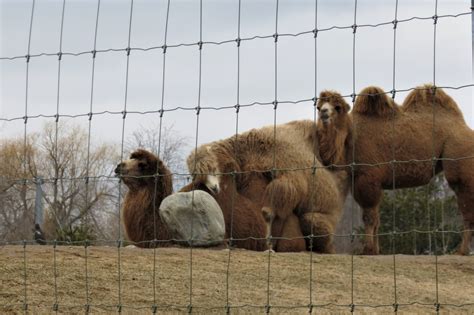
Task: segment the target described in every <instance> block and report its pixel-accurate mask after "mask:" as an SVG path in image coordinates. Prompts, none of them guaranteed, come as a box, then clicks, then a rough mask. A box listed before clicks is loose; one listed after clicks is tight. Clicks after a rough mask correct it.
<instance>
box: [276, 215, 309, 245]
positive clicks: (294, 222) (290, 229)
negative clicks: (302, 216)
mask: <svg viewBox="0 0 474 315" xmlns="http://www.w3.org/2000/svg"><path fill="white" fill-rule="evenodd" d="M282 233H283V234H282V237H283V238H285V239H279V240H278V241H277V242H276V251H277V252H303V251H305V250H306V243H305V240H304V238H303V233H301V227H300V221H299V219H298V217H297V216H296V215H295V214H291V215H289V216H288V218H287V219H286V221H285V224H284V226H283V232H282Z"/></svg>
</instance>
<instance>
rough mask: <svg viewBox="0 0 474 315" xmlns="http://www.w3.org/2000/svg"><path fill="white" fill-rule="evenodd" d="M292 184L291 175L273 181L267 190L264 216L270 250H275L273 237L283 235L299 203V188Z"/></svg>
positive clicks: (263, 208) (264, 198)
mask: <svg viewBox="0 0 474 315" xmlns="http://www.w3.org/2000/svg"><path fill="white" fill-rule="evenodd" d="M292 182H293V181H292V178H291V175H286V176H281V177H279V178H277V179H274V180H272V181H271V182H270V183H269V184H268V186H267V188H266V189H265V193H264V196H263V206H262V214H263V217H264V218H265V221H266V223H267V233H266V235H267V239H268V243H269V244H268V245H269V247H268V248H269V249H270V250H272V249H273V242H272V241H271V236H276V237H279V236H281V235H282V234H283V226H284V223H285V221H286V219H287V217H288V216H289V215H291V214H292V213H293V210H294V209H295V208H296V207H297V205H298V202H299V199H298V196H297V188H296V186H295V185H293V183H292Z"/></svg>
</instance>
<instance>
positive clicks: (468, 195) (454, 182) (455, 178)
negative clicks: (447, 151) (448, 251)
mask: <svg viewBox="0 0 474 315" xmlns="http://www.w3.org/2000/svg"><path fill="white" fill-rule="evenodd" d="M443 168H444V172H445V176H446V179H447V181H448V183H449V185H450V186H451V188H452V189H453V191H454V192H455V193H456V197H457V201H458V209H459V211H460V212H461V214H462V217H463V223H464V232H463V233H462V241H461V244H460V246H459V248H458V250H457V253H458V254H460V255H469V254H470V243H471V239H472V234H473V233H472V230H473V229H474V178H473V175H474V174H473V173H474V161H473V160H465V161H456V162H453V161H447V162H445V163H444V164H443Z"/></svg>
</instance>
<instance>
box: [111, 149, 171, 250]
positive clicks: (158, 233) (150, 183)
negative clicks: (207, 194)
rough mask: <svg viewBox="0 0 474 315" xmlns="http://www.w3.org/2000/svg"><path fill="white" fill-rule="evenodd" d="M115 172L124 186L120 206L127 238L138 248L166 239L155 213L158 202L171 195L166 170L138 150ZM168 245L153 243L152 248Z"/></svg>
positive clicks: (168, 174) (157, 161)
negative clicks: (124, 193)
mask: <svg viewBox="0 0 474 315" xmlns="http://www.w3.org/2000/svg"><path fill="white" fill-rule="evenodd" d="M115 173H116V174H117V175H118V176H120V178H121V180H122V181H123V183H124V184H125V185H126V186H127V187H128V192H127V194H126V196H125V200H124V202H123V206H122V219H123V224H124V227H125V232H126V234H127V236H128V239H129V240H130V241H133V242H135V244H136V245H137V246H139V247H153V246H154V245H153V244H154V243H153V240H158V241H160V240H161V241H162V240H169V239H170V234H169V233H168V230H167V228H166V226H165V225H164V223H163V222H162V221H161V218H160V215H159V212H158V211H159V208H160V204H161V201H162V200H163V199H164V198H165V197H167V196H169V195H171V193H172V192H173V184H172V180H171V173H170V171H169V170H168V168H167V167H166V166H165V165H164V164H163V162H162V161H161V160H160V159H159V158H158V157H156V156H155V155H154V154H153V153H151V152H148V151H145V150H142V149H139V150H137V151H135V152H133V153H132V154H131V155H130V159H129V160H126V161H124V162H122V163H120V164H119V165H118V166H117V168H116V169H115ZM155 175H159V176H155ZM155 178H156V182H155ZM169 245H170V244H169V242H157V243H156V246H169Z"/></svg>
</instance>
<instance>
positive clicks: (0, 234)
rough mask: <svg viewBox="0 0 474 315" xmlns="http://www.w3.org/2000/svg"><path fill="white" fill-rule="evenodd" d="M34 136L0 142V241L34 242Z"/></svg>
mask: <svg viewBox="0 0 474 315" xmlns="http://www.w3.org/2000/svg"><path fill="white" fill-rule="evenodd" d="M34 138H35V137H34V136H29V137H28V138H27V139H26V141H25V140H24V139H22V138H15V139H8V140H3V141H2V142H1V143H0V159H1V161H2V163H0V218H1V219H0V239H2V240H6V241H9V240H22V239H31V236H32V235H31V234H32V232H31V230H32V228H33V226H34V222H33V221H34V214H33V201H34V193H35V192H34V183H33V181H34V178H35V172H36V170H35V165H34V157H35V154H36V151H35V149H34V148H33V147H32V145H31V144H32V143H34V140H35V139H34Z"/></svg>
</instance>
